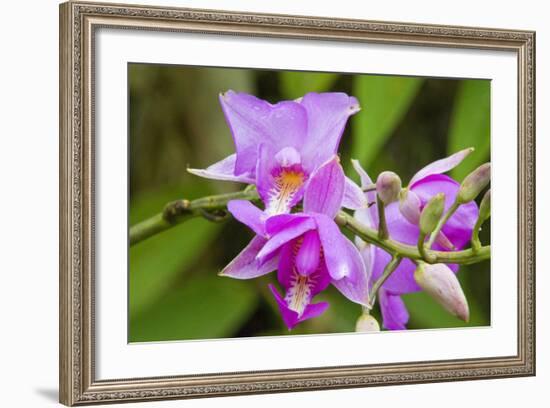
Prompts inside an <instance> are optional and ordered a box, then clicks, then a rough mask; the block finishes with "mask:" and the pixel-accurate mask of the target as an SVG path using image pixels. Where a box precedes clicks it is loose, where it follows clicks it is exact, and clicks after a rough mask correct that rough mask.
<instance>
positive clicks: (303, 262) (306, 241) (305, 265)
mask: <svg viewBox="0 0 550 408" xmlns="http://www.w3.org/2000/svg"><path fill="white" fill-rule="evenodd" d="M320 255H321V242H320V241H319V235H318V234H317V231H315V230H311V231H308V232H306V233H305V234H304V236H303V241H302V245H301V246H300V249H299V250H298V253H297V254H296V269H297V270H298V272H299V273H300V274H301V275H303V276H308V275H310V274H312V273H313V272H315V271H316V270H317V268H318V267H319V258H320Z"/></svg>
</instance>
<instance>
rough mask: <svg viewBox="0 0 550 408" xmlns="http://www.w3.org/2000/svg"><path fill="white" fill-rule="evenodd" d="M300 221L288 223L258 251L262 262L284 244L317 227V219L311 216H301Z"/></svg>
mask: <svg viewBox="0 0 550 408" xmlns="http://www.w3.org/2000/svg"><path fill="white" fill-rule="evenodd" d="M298 220H299V221H298V222H295V223H293V224H292V225H288V226H287V227H285V228H284V229H283V230H281V231H280V232H279V233H277V234H275V235H273V236H272V237H271V238H270V239H269V240H268V241H267V243H266V244H265V245H264V247H263V248H262V249H261V251H260V252H259V253H258V259H259V260H260V262H264V261H265V260H266V259H267V258H268V257H269V256H270V255H271V254H273V253H274V252H275V251H276V250H278V249H279V248H280V247H281V246H282V245H284V244H286V243H287V242H289V241H291V240H293V239H294V238H297V237H299V236H300V235H302V234H303V233H305V232H306V231H309V230H312V229H315V221H313V220H312V219H311V218H299V219H298Z"/></svg>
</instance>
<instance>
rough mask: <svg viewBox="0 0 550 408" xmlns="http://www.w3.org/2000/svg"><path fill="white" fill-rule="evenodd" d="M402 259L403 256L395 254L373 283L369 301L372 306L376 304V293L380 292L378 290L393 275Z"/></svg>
mask: <svg viewBox="0 0 550 408" xmlns="http://www.w3.org/2000/svg"><path fill="white" fill-rule="evenodd" d="M402 259H403V258H401V257H400V256H393V258H392V259H391V261H390V262H389V263H388V264H387V265H386V267H385V268H384V272H382V275H381V276H380V277H379V278H378V279H377V280H376V281H375V282H374V284H373V285H372V288H371V290H370V292H369V302H370V305H371V308H372V306H374V302H375V301H376V294H377V293H378V290H379V289H380V288H381V287H382V285H383V284H384V282H386V280H387V279H388V278H389V277H390V276H391V274H392V273H393V272H394V271H395V270H396V269H397V267H398V266H399V264H400V263H401V260H402Z"/></svg>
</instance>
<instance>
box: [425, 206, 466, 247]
mask: <svg viewBox="0 0 550 408" xmlns="http://www.w3.org/2000/svg"><path fill="white" fill-rule="evenodd" d="M459 206H460V204H458V203H457V202H456V201H455V202H454V203H453V204H452V205H451V207H450V208H449V211H447V212H446V213H445V215H444V216H443V217H441V219H440V220H439V222H438V223H437V225H436V227H435V230H434V231H433V232H432V234H431V235H430V239H429V240H428V243H427V244H426V248H428V249H431V248H432V245H433V244H434V242H435V240H436V238H437V236H438V235H439V233H440V232H441V229H442V228H443V226H444V225H445V223H446V222H447V221H449V218H451V216H452V215H453V214H454V213H455V212H456V210H458V207H459Z"/></svg>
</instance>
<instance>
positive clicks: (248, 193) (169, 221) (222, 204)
mask: <svg viewBox="0 0 550 408" xmlns="http://www.w3.org/2000/svg"><path fill="white" fill-rule="evenodd" d="M238 199H240V200H249V201H256V200H258V193H257V192H256V190H255V189H245V190H243V191H239V192H236V193H229V194H220V195H215V196H209V197H202V198H198V199H196V200H192V201H189V200H176V201H172V202H171V203H168V204H167V205H166V206H165V207H164V210H163V211H162V212H161V213H159V214H156V215H154V216H152V217H151V218H148V219H146V220H145V221H142V222H140V223H138V224H136V225H133V226H132V227H130V234H129V235H130V237H129V238H130V245H135V244H137V243H138V242H141V241H143V240H145V239H147V238H149V237H151V236H153V235H156V234H158V233H160V232H162V231H165V230H167V229H169V228H172V227H174V226H176V225H178V224H181V223H182V222H184V221H187V220H189V219H191V218H194V217H204V218H206V219H208V220H209V221H222V220H224V219H226V218H227V203H228V202H229V201H231V200H238Z"/></svg>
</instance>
